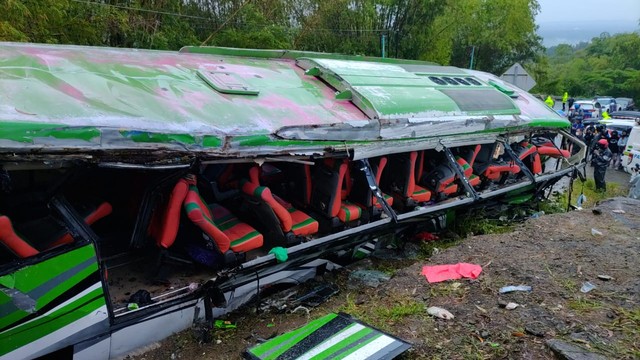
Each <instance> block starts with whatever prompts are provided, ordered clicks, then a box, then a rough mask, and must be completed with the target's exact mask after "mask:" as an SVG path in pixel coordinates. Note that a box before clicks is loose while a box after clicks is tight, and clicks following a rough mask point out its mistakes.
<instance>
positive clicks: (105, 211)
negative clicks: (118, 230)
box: [47, 201, 180, 249]
mask: <svg viewBox="0 0 640 360" xmlns="http://www.w3.org/2000/svg"><path fill="white" fill-rule="evenodd" d="M178 209H180V205H178ZM112 211H113V207H111V204H109V203H108V202H106V201H105V202H103V203H102V204H100V205H98V207H97V208H96V209H95V210H93V211H92V212H91V213H89V214H88V215H87V216H85V218H84V222H85V223H87V225H93V223H95V222H96V221H98V220H100V219H102V218H103V217H105V216H107V215H109V214H111V212H112ZM72 242H73V236H71V234H69V233H66V234H64V235H62V236H61V237H60V238H59V239H58V240H56V241H54V242H53V243H51V244H49V245H48V246H47V249H51V248H54V247H56V246H59V245H64V244H71V243H72Z"/></svg>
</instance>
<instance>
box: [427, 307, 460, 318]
mask: <svg viewBox="0 0 640 360" xmlns="http://www.w3.org/2000/svg"><path fill="white" fill-rule="evenodd" d="M427 314H429V315H431V316H434V317H437V318H439V319H444V320H451V319H453V318H454V316H453V314H452V313H450V312H449V311H448V310H446V309H443V308H441V307H437V306H431V307H429V308H427Z"/></svg>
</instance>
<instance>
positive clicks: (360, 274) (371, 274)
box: [349, 270, 391, 288]
mask: <svg viewBox="0 0 640 360" xmlns="http://www.w3.org/2000/svg"><path fill="white" fill-rule="evenodd" d="M349 279H350V280H352V281H359V282H361V283H363V284H365V285H366V286H369V287H373V288H377V287H378V286H380V284H382V283H384V282H386V281H389V279H391V276H389V275H388V274H385V273H383V272H382V271H378V270H356V271H353V272H351V274H349Z"/></svg>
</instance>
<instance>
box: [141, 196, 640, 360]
mask: <svg viewBox="0 0 640 360" xmlns="http://www.w3.org/2000/svg"><path fill="white" fill-rule="evenodd" d="M598 207H599V208H600V209H601V210H602V214H601V215H594V214H592V213H591V211H583V212H578V211H573V212H568V213H560V214H546V215H545V216H543V217H540V218H538V219H535V220H527V221H525V222H524V223H522V224H519V225H516V226H515V227H514V228H513V229H512V230H510V231H509V232H507V233H502V234H487V235H479V236H470V237H468V238H466V239H464V240H462V241H458V239H455V241H451V242H447V239H442V240H439V241H438V242H437V243H435V245H436V246H437V247H438V249H440V251H438V252H431V253H430V255H429V256H428V257H427V255H424V253H423V254H422V255H420V256H421V257H420V258H418V259H413V258H410V259H407V258H400V257H398V258H386V259H382V258H376V257H373V258H368V259H365V260H361V261H359V262H357V263H354V264H352V265H349V266H347V267H346V268H347V271H339V272H335V271H334V272H328V273H326V274H324V275H323V276H322V279H317V280H318V281H322V282H328V283H332V284H335V285H337V286H338V287H339V289H340V292H339V293H337V294H335V295H333V296H332V297H330V298H329V299H328V300H327V301H326V302H325V303H323V304H320V305H319V306H318V307H317V308H309V315H307V314H306V311H304V310H299V311H297V312H296V313H293V314H292V313H290V311H284V312H279V313H273V312H259V313H257V314H256V311H255V307H247V308H244V309H240V310H239V311H237V312H234V313H232V314H229V315H228V316H225V319H228V320H230V321H232V322H233V323H234V324H236V325H237V328H236V329H233V330H230V331H220V332H217V333H216V334H215V336H216V337H215V338H214V339H216V338H217V339H220V340H222V344H224V345H223V346H217V345H216V344H215V340H214V342H212V343H210V344H203V343H201V342H200V340H199V339H197V338H195V337H194V336H192V334H191V332H183V333H179V334H176V335H174V336H172V337H170V338H168V339H167V340H165V341H163V342H162V344H161V346H160V347H159V348H158V349H156V350H153V351H149V352H147V353H146V354H143V355H140V356H136V357H133V359H136V360H140V359H142V358H145V359H146V360H164V359H168V358H169V357H170V356H171V354H172V353H176V356H178V357H179V358H180V359H193V360H206V359H210V358H211V354H216V359H221V360H236V359H238V358H239V354H241V353H242V352H243V351H244V350H245V349H246V348H247V347H250V346H253V345H254V344H255V343H256V342H257V341H258V340H260V339H267V341H268V339H273V338H275V337H277V336H278V335H281V334H284V333H288V332H290V331H291V329H295V328H299V327H301V326H304V325H305V324H307V323H309V321H310V320H311V321H313V320H314V319H318V318H320V317H322V316H324V315H325V314H327V313H335V312H340V311H344V312H347V313H349V314H352V315H353V316H354V317H356V318H358V319H361V320H362V321H363V322H366V323H367V324H370V325H371V326H372V327H375V328H378V329H380V330H382V331H385V332H386V333H389V334H391V335H393V336H396V337H398V338H401V339H404V340H406V341H407V342H410V343H411V344H412V350H411V352H408V353H407V355H405V357H404V358H406V359H411V360H414V359H416V360H422V359H424V360H426V359H472V358H473V359H475V358H482V359H510V358H522V359H553V358H554V356H555V355H553V354H552V353H551V351H550V350H549V348H550V347H551V346H548V345H546V344H545V341H546V340H548V339H553V340H550V342H551V343H554V342H557V341H559V342H561V343H562V344H566V345H567V346H569V347H570V348H569V350H570V351H568V352H567V354H570V353H571V352H573V353H576V354H584V356H591V359H602V358H603V357H602V356H600V355H598V354H594V353H592V352H591V351H594V352H602V353H603V354H604V355H606V357H607V358H610V359H622V360H631V359H637V358H638V354H640V343H639V342H638V341H637V336H638V329H640V305H639V303H638V299H640V282H639V281H638V279H639V278H638V276H637V269H638V268H640V257H638V256H637V254H639V253H640V241H639V240H640V239H638V237H639V236H640V235H638V234H639V232H638V230H640V200H633V199H628V198H624V199H623V198H617V199H613V200H604V201H600V203H599V205H598ZM613 209H623V210H624V211H625V213H624V214H616V213H613V212H612V210H613ZM589 210H590V209H589ZM594 224H597V226H598V229H599V230H600V231H602V232H603V233H605V234H606V237H594V236H592V235H591V228H592V227H593V226H594ZM443 238H444V236H443ZM452 240H453V239H452ZM432 244H433V243H429V244H424V243H423V244H421V245H429V246H430V245H432ZM407 245H415V243H409V244H407ZM417 247H418V245H416V248H417ZM393 251H396V250H393ZM390 253H391V252H390ZM427 261H428V263H431V264H455V263H458V262H466V263H476V264H489V263H491V265H490V266H487V265H482V276H480V277H479V278H478V279H477V280H474V281H456V282H454V281H448V282H440V283H433V284H430V283H428V282H427V281H425V277H424V275H421V270H422V267H423V266H424V265H425V263H426V262H427ZM349 269H358V270H367V269H375V270H378V271H381V270H382V272H384V273H385V274H387V275H388V276H389V277H390V279H389V280H388V281H386V282H383V283H381V284H379V286H378V287H376V288H373V287H367V286H363V285H361V283H356V285H355V286H354V285H353V281H352V280H351V278H350V272H349ZM577 269H579V270H577ZM391 274H393V275H392V276H391ZM598 274H602V275H606V276H611V277H612V280H610V281H604V280H602V279H601V280H595V279H597V276H598ZM584 281H591V282H592V283H594V282H595V281H598V283H596V284H597V285H598V289H597V290H596V291H591V292H589V293H588V294H584V293H581V292H580V288H581V286H582V283H583V282H584ZM454 284H455V285H454ZM457 284H460V285H457ZM508 285H516V286H517V285H525V286H528V287H531V288H535V291H512V292H508V293H504V294H498V289H500V288H502V287H505V286H508ZM316 286H317V284H314V285H310V286H305V289H306V290H304V291H300V293H295V294H293V295H292V296H291V297H290V298H289V301H292V300H293V299H296V298H298V297H300V296H301V295H300V294H305V293H306V291H309V289H313V288H315V287H316ZM599 290H601V291H599ZM496 295H498V296H496ZM277 296H278V297H282V295H281V294H279V293H278V294H277ZM497 297H499V299H496V298H497ZM497 301H498V302H504V303H505V305H506V304H508V303H509V302H513V303H517V304H520V306H519V307H518V308H517V309H515V310H511V311H507V310H505V308H503V307H502V306H505V305H499V303H497ZM432 305H437V306H440V307H443V308H446V309H447V310H448V311H449V312H450V313H452V314H454V315H455V319H454V320H448V321H446V320H440V319H439V318H436V317H433V316H431V315H428V314H427V312H426V311H425V309H426V308H427V307H429V306H432ZM536 334H537V335H536ZM539 336H542V337H539ZM582 346H584V348H583V347H582ZM587 348H588V349H587ZM203 352H206V354H207V355H206V356H205V355H202V354H203ZM561 356H565V355H558V357H557V358H558V359H560V358H561ZM569 356H570V355H569ZM565 358H566V357H565ZM569 358H570V359H576V358H575V357H574V358H571V357H569ZM583 358H584V357H583ZM586 358H587V359H589V357H586Z"/></svg>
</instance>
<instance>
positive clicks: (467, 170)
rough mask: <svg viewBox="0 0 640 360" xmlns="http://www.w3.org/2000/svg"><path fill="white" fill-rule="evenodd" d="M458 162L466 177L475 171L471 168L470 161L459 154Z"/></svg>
mask: <svg viewBox="0 0 640 360" xmlns="http://www.w3.org/2000/svg"><path fill="white" fill-rule="evenodd" d="M456 162H457V163H458V165H460V167H461V168H462V173H463V174H464V176H465V177H467V178H468V177H469V176H471V174H472V173H473V169H472V168H471V166H469V163H468V162H467V160H465V159H463V158H461V157H460V156H457V157H456Z"/></svg>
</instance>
